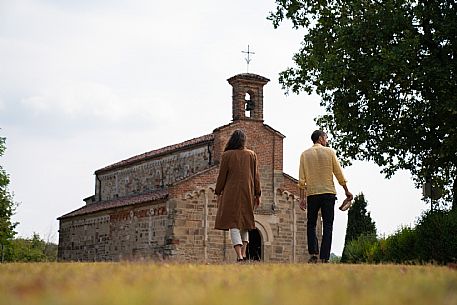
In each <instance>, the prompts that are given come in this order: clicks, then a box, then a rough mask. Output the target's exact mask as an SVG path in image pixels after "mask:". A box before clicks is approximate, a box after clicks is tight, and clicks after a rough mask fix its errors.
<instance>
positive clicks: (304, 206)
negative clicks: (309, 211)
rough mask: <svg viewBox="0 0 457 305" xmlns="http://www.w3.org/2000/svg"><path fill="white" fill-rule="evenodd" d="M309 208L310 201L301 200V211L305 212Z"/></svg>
mask: <svg viewBox="0 0 457 305" xmlns="http://www.w3.org/2000/svg"><path fill="white" fill-rule="evenodd" d="M307 206H308V200H307V199H306V197H305V198H303V199H300V203H299V207H300V209H302V210H303V211H306V207H307Z"/></svg>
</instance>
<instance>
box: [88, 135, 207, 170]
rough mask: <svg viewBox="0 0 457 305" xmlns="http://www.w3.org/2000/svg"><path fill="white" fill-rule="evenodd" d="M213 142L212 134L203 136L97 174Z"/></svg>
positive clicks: (115, 164) (126, 161) (118, 163)
mask: <svg viewBox="0 0 457 305" xmlns="http://www.w3.org/2000/svg"><path fill="white" fill-rule="evenodd" d="M212 140H214V135H213V134H212V133H211V134H208V135H204V136H201V137H198V138H194V139H191V140H187V141H185V142H182V143H178V144H174V145H170V146H166V147H163V148H160V149H156V150H152V151H149V152H145V153H144V154H141V155H137V156H133V157H131V158H128V159H125V160H122V161H120V162H117V163H114V164H111V165H108V166H106V167H104V168H101V169H99V170H96V171H95V174H99V173H102V172H106V171H109V170H112V169H115V168H119V167H124V166H127V165H131V164H133V163H138V162H141V161H145V160H148V159H152V158H156V157H158V156H160V155H164V154H169V153H171V152H173V151H175V150H181V149H185V148H189V147H191V146H194V145H198V144H202V143H205V142H210V141H212Z"/></svg>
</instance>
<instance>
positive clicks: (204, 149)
mask: <svg viewBox="0 0 457 305" xmlns="http://www.w3.org/2000/svg"><path fill="white" fill-rule="evenodd" d="M211 149H212V146H210V147H208V145H204V146H200V147H196V148H193V149H191V150H185V151H177V152H174V153H172V154H169V155H165V156H162V157H159V158H156V159H152V160H148V161H144V162H142V163H140V164H137V165H131V166H129V167H125V168H120V169H116V170H112V171H109V172H107V173H103V174H100V175H98V176H97V177H96V190H95V199H96V201H104V200H110V199H113V198H117V197H124V196H128V195H133V194H141V193H145V192H150V191H154V190H158V189H161V188H163V187H166V186H168V185H171V184H173V183H176V182H177V181H180V180H183V179H185V178H186V177H189V176H191V175H194V174H195V173H198V172H200V171H202V170H205V169H207V168H209V167H210V164H209V161H210V150H211Z"/></svg>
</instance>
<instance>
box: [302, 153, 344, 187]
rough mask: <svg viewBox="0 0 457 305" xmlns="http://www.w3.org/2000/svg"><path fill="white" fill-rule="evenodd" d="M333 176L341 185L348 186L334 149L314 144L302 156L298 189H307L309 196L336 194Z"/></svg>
mask: <svg viewBox="0 0 457 305" xmlns="http://www.w3.org/2000/svg"><path fill="white" fill-rule="evenodd" d="M333 175H335V177H336V179H337V180H338V183H339V184H340V185H345V184H346V182H347V181H346V179H345V178H344V175H343V171H342V170H341V166H340V162H339V161H338V159H337V158H336V154H335V151H334V150H333V149H331V148H329V147H324V146H322V145H321V144H314V145H313V146H312V147H311V148H309V149H307V150H305V151H304V152H303V153H302V154H301V156H300V169H299V180H298V187H299V188H300V189H306V195H307V196H310V195H318V194H336V190H335V185H334V184H333Z"/></svg>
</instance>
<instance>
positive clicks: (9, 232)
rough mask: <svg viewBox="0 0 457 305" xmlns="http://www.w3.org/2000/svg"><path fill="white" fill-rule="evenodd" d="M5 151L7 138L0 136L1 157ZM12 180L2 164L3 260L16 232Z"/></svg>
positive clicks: (0, 239) (0, 221)
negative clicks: (10, 183)
mask: <svg viewBox="0 0 457 305" xmlns="http://www.w3.org/2000/svg"><path fill="white" fill-rule="evenodd" d="M4 152H5V138H2V137H0V157H1V156H3V153H4ZM9 182H10V180H9V177H8V175H7V174H6V172H5V170H4V169H3V167H2V166H1V165H0V260H1V262H3V260H4V255H5V248H6V247H7V246H8V245H9V244H10V241H11V239H13V238H14V235H15V234H16V232H15V231H14V229H15V227H16V226H17V222H16V223H15V222H12V221H11V216H13V214H14V211H15V209H16V204H15V203H14V202H13V197H12V195H11V194H10V193H9V191H8V184H9Z"/></svg>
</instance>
